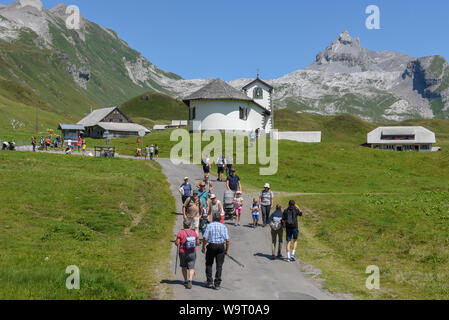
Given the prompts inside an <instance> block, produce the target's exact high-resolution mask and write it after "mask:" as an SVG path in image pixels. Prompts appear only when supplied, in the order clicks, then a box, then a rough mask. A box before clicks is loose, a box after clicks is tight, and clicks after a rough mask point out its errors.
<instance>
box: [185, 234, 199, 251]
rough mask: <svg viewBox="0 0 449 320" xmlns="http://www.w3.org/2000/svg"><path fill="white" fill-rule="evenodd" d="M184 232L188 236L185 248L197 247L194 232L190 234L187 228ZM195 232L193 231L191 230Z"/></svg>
mask: <svg viewBox="0 0 449 320" xmlns="http://www.w3.org/2000/svg"><path fill="white" fill-rule="evenodd" d="M184 232H185V233H186V235H187V238H186V243H185V248H186V250H192V249H195V248H196V237H193V236H192V234H190V235H189V234H188V233H187V231H186V230H184ZM191 232H193V231H191Z"/></svg>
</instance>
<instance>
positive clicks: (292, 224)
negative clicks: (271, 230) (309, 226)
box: [282, 200, 302, 262]
mask: <svg viewBox="0 0 449 320" xmlns="http://www.w3.org/2000/svg"><path fill="white" fill-rule="evenodd" d="M298 217H302V212H301V209H299V207H298V206H297V205H296V203H295V201H293V200H291V201H290V203H289V205H288V208H287V209H286V210H285V211H284V213H283V215H282V222H283V224H284V226H285V230H286V233H287V261H288V262H290V261H296V256H295V254H296V247H297V245H298V235H299V227H298ZM292 240H293V251H292V252H291V253H290V243H291V242H292Z"/></svg>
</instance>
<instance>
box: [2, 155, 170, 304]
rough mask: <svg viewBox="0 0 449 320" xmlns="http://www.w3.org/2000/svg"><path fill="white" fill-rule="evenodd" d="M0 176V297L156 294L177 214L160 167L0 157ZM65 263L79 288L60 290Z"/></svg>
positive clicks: (140, 296)
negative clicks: (75, 275)
mask: <svg viewBox="0 0 449 320" xmlns="http://www.w3.org/2000/svg"><path fill="white" fill-rule="evenodd" d="M152 166H154V167H152ZM91 172H96V173H97V174H96V175H92V174H91ZM0 175H1V177H2V179H1V180H0V190H2V196H3V199H7V201H6V202H3V204H2V206H1V207H0V233H1V234H2V241H0V287H1V288H2V290H0V299H146V298H150V299H151V298H158V297H160V295H161V294H162V293H163V292H162V288H161V287H160V286H161V285H160V280H161V279H162V278H163V277H167V276H168V270H167V265H168V261H169V252H170V250H169V249H170V243H169V239H170V238H171V236H172V226H173V221H174V218H175V216H174V215H172V212H174V202H173V198H172V197H171V192H170V190H169V188H168V184H167V183H166V182H165V181H166V180H165V177H164V176H163V174H162V173H161V171H160V168H159V166H158V165H157V164H152V165H151V167H150V166H149V165H148V164H145V163H143V162H135V161H127V160H111V161H108V160H102V159H87V158H81V157H75V156H74V157H64V156H55V155H45V154H37V155H36V154H31V153H9V152H0ZM18 190H20V192H18ZM121 213H124V214H121ZM140 218H141V221H140V223H137V222H138V221H139V219H140ZM131 226H132V228H131ZM128 231H129V232H128ZM46 257H48V258H49V261H45V258H46ZM69 265H76V266H78V267H79V268H80V270H81V290H79V291H76V290H75V291H68V290H67V289H66V287H65V281H66V278H67V277H68V275H66V274H65V270H66V268H67V266H69ZM162 297H163V296H162Z"/></svg>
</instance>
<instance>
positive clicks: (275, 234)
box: [268, 205, 284, 260]
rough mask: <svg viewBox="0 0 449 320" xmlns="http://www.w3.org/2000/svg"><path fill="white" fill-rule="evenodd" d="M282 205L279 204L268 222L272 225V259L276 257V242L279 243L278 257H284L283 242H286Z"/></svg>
mask: <svg viewBox="0 0 449 320" xmlns="http://www.w3.org/2000/svg"><path fill="white" fill-rule="evenodd" d="M283 215H284V213H283V212H282V206H281V205H277V206H276V211H275V212H273V214H272V215H271V216H270V218H268V223H269V225H270V227H271V240H272V251H271V252H272V258H271V259H272V260H275V259H276V256H275V254H276V244H278V255H277V258H278V259H282V244H283V242H284V226H283V224H282V217H283Z"/></svg>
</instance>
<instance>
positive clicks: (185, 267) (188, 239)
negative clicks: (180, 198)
mask: <svg viewBox="0 0 449 320" xmlns="http://www.w3.org/2000/svg"><path fill="white" fill-rule="evenodd" d="M191 228H192V222H191V220H185V221H184V229H183V230H181V231H179V233H178V235H177V237H176V246H177V247H178V248H179V260H180V262H181V268H182V275H183V276H184V285H185V286H186V288H187V289H192V281H193V277H194V276H195V262H196V247H198V246H199V245H200V240H199V237H198V234H197V233H196V232H195V231H194V230H191ZM187 272H188V273H189V274H187Z"/></svg>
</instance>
